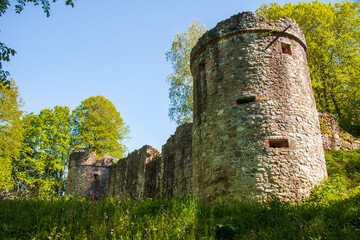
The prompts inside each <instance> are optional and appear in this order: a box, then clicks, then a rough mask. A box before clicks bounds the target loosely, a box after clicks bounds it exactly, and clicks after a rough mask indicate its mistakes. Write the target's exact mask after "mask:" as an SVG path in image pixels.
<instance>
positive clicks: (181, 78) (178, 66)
mask: <svg viewBox="0 0 360 240" xmlns="http://www.w3.org/2000/svg"><path fill="white" fill-rule="evenodd" d="M205 31H206V27H205V25H204V24H203V23H202V22H201V21H199V20H193V21H192V22H191V23H190V26H189V28H188V29H187V31H186V32H184V33H177V34H176V35H175V36H174V39H173V41H172V45H171V50H170V51H169V52H167V53H166V60H167V61H170V62H171V65H172V67H173V70H174V73H172V74H170V75H169V76H167V78H166V81H167V82H168V83H169V85H170V88H169V98H170V108H169V117H170V120H172V121H175V122H176V123H177V124H179V125H180V124H183V123H186V122H191V121H192V112H193V77H192V75H191V71H190V53H191V49H192V48H193V47H194V46H195V44H196V43H197V40H198V39H199V38H200V37H201V36H202V35H203V34H204V32H205Z"/></svg>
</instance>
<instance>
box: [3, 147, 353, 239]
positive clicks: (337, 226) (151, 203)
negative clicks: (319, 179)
mask: <svg viewBox="0 0 360 240" xmlns="http://www.w3.org/2000/svg"><path fill="white" fill-rule="evenodd" d="M326 158H327V161H328V168H329V173H330V175H329V178H328V180H327V181H326V182H325V183H324V184H323V185H322V186H320V187H319V188H317V189H315V190H314V192H313V194H312V195H311V197H310V198H308V199H306V200H305V201H303V202H302V203H300V204H290V203H282V202H278V201H272V202H267V203H256V202H250V201H236V200H233V199H228V200H225V201H218V202H210V203H205V202H201V201H197V200H195V199H193V198H192V197H191V196H189V195H183V196H180V197H177V198H164V199H161V198H154V199H140V200H132V199H130V198H126V197H120V198H112V197H107V198H100V199H98V200H95V199H91V198H80V197H60V198H49V199H35V198H34V199H31V198H27V199H16V200H8V199H2V200H0V239H29V240H31V239H97V240H98V239H360V187H359V181H358V177H359V174H357V173H358V170H357V168H358V163H360V150H356V151H352V152H342V151H332V152H330V153H327V156H326Z"/></svg>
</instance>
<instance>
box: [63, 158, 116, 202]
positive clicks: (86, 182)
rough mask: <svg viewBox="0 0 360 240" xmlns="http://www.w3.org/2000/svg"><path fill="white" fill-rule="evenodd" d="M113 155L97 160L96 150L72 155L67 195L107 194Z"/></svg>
mask: <svg viewBox="0 0 360 240" xmlns="http://www.w3.org/2000/svg"><path fill="white" fill-rule="evenodd" d="M112 163H113V161H112V157H110V156H105V155H104V156H102V157H101V160H97V156H96V154H95V153H94V152H90V151H78V152H74V153H72V154H71V155H70V160H69V174H68V177H67V183H66V195H71V194H78V195H95V196H101V195H105V193H106V191H107V186H108V185H107V182H108V179H109V167H110V166H111V165H112Z"/></svg>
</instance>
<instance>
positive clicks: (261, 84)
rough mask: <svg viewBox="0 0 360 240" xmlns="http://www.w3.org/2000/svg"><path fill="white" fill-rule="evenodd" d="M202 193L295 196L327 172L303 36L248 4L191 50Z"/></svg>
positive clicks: (197, 178)
mask: <svg viewBox="0 0 360 240" xmlns="http://www.w3.org/2000/svg"><path fill="white" fill-rule="evenodd" d="M191 71H192V74H193V77H194V116H193V118H194V125H193V161H194V163H193V168H194V169H193V170H194V180H193V184H194V192H195V195H196V196H197V197H198V198H207V199H210V200H211V199H222V198H224V197H234V198H252V199H253V198H255V199H260V200H266V199H269V198H274V197H275V198H279V199H281V200H283V201H297V200H300V199H302V198H303V197H305V196H307V195H309V193H310V190H311V189H312V188H313V187H314V186H315V185H317V184H318V183H319V182H320V181H321V180H323V179H324V177H325V176H327V172H326V165H325V159H324V152H323V147H322V141H321V133H320V127H319V120H318V112H317V109H316V105H315V100H314V96H313V93H312V87H311V79H310V74H309V70H308V65H307V55H306V42H305V37H304V35H303V33H302V31H301V30H300V28H299V26H298V25H297V23H296V22H295V21H294V20H292V19H289V18H281V19H278V20H276V21H270V20H267V19H264V18H261V17H256V16H255V15H254V14H253V13H251V12H243V13H240V14H238V15H235V16H232V17H231V18H229V19H227V20H225V21H222V22H220V23H218V24H217V26H216V27H215V28H213V29H211V30H209V31H207V32H206V33H205V34H204V35H203V36H202V37H201V38H200V39H199V41H198V43H197V44H196V46H195V47H194V48H193V50H192V52H191Z"/></svg>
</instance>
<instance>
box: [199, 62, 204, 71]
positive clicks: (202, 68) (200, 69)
mask: <svg viewBox="0 0 360 240" xmlns="http://www.w3.org/2000/svg"><path fill="white" fill-rule="evenodd" d="M204 69H205V63H200V64H199V71H200V72H201V71H202V70H204Z"/></svg>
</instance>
